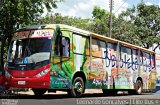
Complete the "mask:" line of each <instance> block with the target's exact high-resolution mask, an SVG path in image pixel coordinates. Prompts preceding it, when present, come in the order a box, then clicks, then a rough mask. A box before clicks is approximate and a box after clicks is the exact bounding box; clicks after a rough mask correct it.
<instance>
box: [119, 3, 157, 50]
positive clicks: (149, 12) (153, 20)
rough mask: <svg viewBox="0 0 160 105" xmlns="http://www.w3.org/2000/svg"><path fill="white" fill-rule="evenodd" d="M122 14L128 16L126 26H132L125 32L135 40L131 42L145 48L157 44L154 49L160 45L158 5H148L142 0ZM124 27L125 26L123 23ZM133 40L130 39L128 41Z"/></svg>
mask: <svg viewBox="0 0 160 105" xmlns="http://www.w3.org/2000/svg"><path fill="white" fill-rule="evenodd" d="M121 16H122V18H123V19H124V18H126V20H125V27H128V26H129V27H128V28H130V29H128V28H127V29H126V30H125V31H124V33H128V34H125V37H126V38H128V37H130V38H132V40H133V42H131V43H133V44H134V43H136V44H138V45H140V46H142V47H145V48H150V47H153V44H157V46H156V47H155V48H153V50H155V49H156V48H157V47H158V46H159V45H160V42H159V40H160V30H159V29H160V8H159V6H158V5H157V6H156V5H146V4H144V3H143V2H142V3H140V4H138V5H137V6H136V7H133V8H130V9H128V10H127V11H126V12H123V13H122V14H121ZM120 18H121V17H120V16H119V19H120ZM123 21H124V20H123ZM130 25H131V26H130ZM122 27H124V24H123V23H122ZM119 30H121V29H119ZM132 40H131V39H128V40H127V42H130V41H132Z"/></svg>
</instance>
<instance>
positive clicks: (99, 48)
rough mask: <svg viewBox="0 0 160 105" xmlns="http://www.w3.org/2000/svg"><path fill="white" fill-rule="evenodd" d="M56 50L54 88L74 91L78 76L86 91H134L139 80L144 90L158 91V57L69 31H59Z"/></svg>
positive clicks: (53, 67)
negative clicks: (155, 89)
mask: <svg viewBox="0 0 160 105" xmlns="http://www.w3.org/2000/svg"><path fill="white" fill-rule="evenodd" d="M64 43H65V44H64ZM90 45H91V46H90ZM52 47H53V48H52V59H51V65H52V66H51V70H52V72H51V88H70V87H71V85H72V79H73V76H74V74H75V73H76V72H83V73H84V74H85V76H86V85H85V86H86V88H107V89H112V88H115V89H134V88H135V84H136V80H137V78H138V77H141V78H142V80H143V89H153V88H154V87H155V79H156V76H155V73H156V69H155V55H154V54H151V53H147V52H143V51H141V50H138V49H134V48H132V49H131V48H129V47H127V46H123V45H121V44H117V43H111V42H107V41H106V42H105V41H101V40H98V39H96V38H92V41H90V38H89V36H85V35H81V34H76V33H74V34H72V32H67V31H64V32H63V31H62V32H59V31H57V32H56V31H55V33H54V38H53V43H52ZM90 50H91V51H90Z"/></svg>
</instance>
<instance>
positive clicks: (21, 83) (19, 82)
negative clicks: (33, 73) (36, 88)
mask: <svg viewBox="0 0 160 105" xmlns="http://www.w3.org/2000/svg"><path fill="white" fill-rule="evenodd" d="M25 84H26V81H18V85H25Z"/></svg>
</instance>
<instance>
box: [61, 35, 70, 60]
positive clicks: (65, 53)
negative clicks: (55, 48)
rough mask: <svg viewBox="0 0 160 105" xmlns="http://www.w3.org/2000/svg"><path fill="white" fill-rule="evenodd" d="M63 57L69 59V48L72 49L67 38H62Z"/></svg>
mask: <svg viewBox="0 0 160 105" xmlns="http://www.w3.org/2000/svg"><path fill="white" fill-rule="evenodd" d="M62 47H63V48H62V56H65V57H69V51H70V50H69V49H70V48H69V47H70V40H69V38H67V37H62Z"/></svg>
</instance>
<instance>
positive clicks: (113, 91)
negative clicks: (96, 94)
mask: <svg viewBox="0 0 160 105" xmlns="http://www.w3.org/2000/svg"><path fill="white" fill-rule="evenodd" d="M102 92H103V94H104V95H107V96H114V95H116V93H117V91H116V90H110V89H102Z"/></svg>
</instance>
